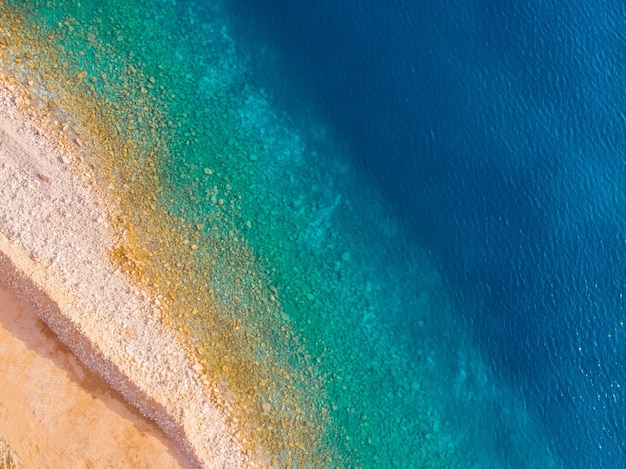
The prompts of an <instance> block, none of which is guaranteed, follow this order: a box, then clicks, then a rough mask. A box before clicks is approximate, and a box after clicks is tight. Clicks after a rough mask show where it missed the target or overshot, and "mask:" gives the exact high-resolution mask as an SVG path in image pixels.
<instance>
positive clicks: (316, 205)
mask: <svg viewBox="0 0 626 469" xmlns="http://www.w3.org/2000/svg"><path fill="white" fill-rule="evenodd" d="M235 10H236V8H234V6H233V5H231V4H230V3H229V2H227V1H221V0H220V1H210V2H174V1H168V0H163V1H158V2H143V1H140V2H124V1H109V2H96V1H71V2H61V1H56V0H48V1H35V2H29V4H28V5H22V4H19V3H17V2H9V1H3V0H0V207H1V208H0V283H1V284H2V285H5V286H6V287H7V288H8V289H10V292H11V293H10V294H11V295H15V297H16V299H19V301H21V302H23V304H25V305H28V307H29V308H31V310H32V311H33V312H34V315H36V317H37V318H38V320H40V321H41V322H42V324H45V327H46V328H49V329H50V331H52V332H51V335H52V336H53V337H54V338H55V340H58V341H59V344H62V347H65V349H64V350H66V352H67V356H71V357H74V358H75V359H76V360H77V362H80V363H81V366H84V367H86V368H85V370H86V371H85V373H87V372H89V373H93V374H94V376H97V377H98V379H101V380H103V381H102V387H103V388H105V389H106V388H109V389H110V390H111V392H112V393H115V396H117V398H119V400H120V402H122V401H124V404H123V405H127V406H128V409H131V410H128V411H129V412H130V413H131V414H132V412H136V415H134V414H133V415H134V416H133V418H132V419H131V423H132V425H130V427H136V428H148V426H149V425H152V426H153V427H154V428H153V427H150V428H151V430H150V432H153V433H151V434H154V435H156V436H154V442H152V443H150V444H154V448H157V447H158V448H160V449H159V451H163V457H162V459H158V458H160V456H158V457H157V456H155V458H157V459H154V460H152V461H151V462H146V463H145V466H146V467H172V465H175V466H180V467H205V468H222V467H223V468H257V467H258V468H265V467H268V468H269V467H271V468H292V467H293V468H308V467H311V468H322V467H341V468H349V467H350V468H352V467H376V468H382V467H423V468H426V467H433V468H436V467H448V468H449V467H484V466H482V464H481V462H482V461H486V460H488V461H498V460H499V459H498V458H503V457H504V456H502V451H501V447H502V445H503V443H502V441H503V438H504V437H503V435H506V438H508V439H507V441H514V442H515V445H519V447H520V448H525V450H524V451H529V452H533V454H536V455H537V460H538V461H542V467H551V466H553V465H554V464H555V463H554V460H553V456H552V455H551V454H548V453H547V452H546V451H545V445H544V442H545V440H544V437H543V435H542V434H541V431H542V430H541V428H540V427H539V426H538V425H537V419H536V416H535V415H532V414H531V413H528V412H526V410H525V409H524V408H523V405H521V404H520V403H519V401H518V400H517V395H516V394H515V393H512V392H509V389H507V385H506V383H501V382H499V381H497V380H496V379H494V374H493V373H492V369H491V368H490V367H489V365H488V364H487V363H486V361H485V360H484V358H483V355H482V351H481V350H480V349H479V348H478V347H476V346H475V344H474V342H473V338H472V336H471V334H470V333H469V332H468V325H467V323H466V321H465V319H464V317H463V315H461V314H459V312H458V306H459V305H458V304H457V303H456V302H455V300H454V297H453V296H452V295H450V294H449V291H448V288H449V286H448V284H447V282H446V281H445V279H444V278H442V274H441V272H440V271H439V270H438V268H437V266H436V264H435V262H434V261H433V258H432V257H431V255H430V252H429V250H428V249H425V248H423V247H422V246H421V245H420V244H419V243H418V242H417V241H416V238H415V237H414V236H413V235H412V234H411V232H410V231H409V230H407V228H406V226H404V225H403V224H402V223H401V222H399V220H398V218H397V217H396V215H395V212H394V211H393V210H391V209H390V208H389V206H388V205H387V204H386V202H385V200H384V198H383V197H382V196H381V195H380V194H379V193H378V192H377V191H376V190H375V188H374V187H373V186H372V185H371V184H370V183H369V179H368V177H367V175H365V174H362V172H361V171H360V170H359V169H358V168H357V167H356V166H355V165H354V164H353V163H352V162H351V160H350V158H349V155H350V154H351V152H353V151H354V149H353V148H352V147H351V145H350V142H348V141H346V140H345V139H344V138H343V137H342V135H341V134H340V133H338V132H335V131H334V130H333V128H332V126H331V125H330V124H329V123H328V121H327V120H326V119H325V116H324V115H323V114H322V113H320V112H319V110H318V109H317V108H316V107H315V106H314V103H313V100H312V99H311V97H310V96H308V95H307V94H306V93H304V92H302V93H299V92H296V91H294V90H296V87H290V86H291V85H292V82H291V81H290V80H291V79H292V78H290V76H289V74H288V73H286V72H285V73H283V71H284V70H283V68H282V65H281V61H280V60H279V58H278V57H277V56H276V55H275V54H274V53H273V52H272V50H271V48H270V47H269V46H268V45H267V44H266V43H264V42H263V40H262V35H261V34H260V32H259V31H258V30H256V29H255V28H254V27H252V26H251V25H250V24H249V23H247V20H246V19H245V18H241V17H238V16H237V15H236V14H235ZM7 294H9V293H7ZM16 317H17V316H16ZM14 320H16V319H14ZM78 381H80V380H78ZM0 386H4V385H0ZM6 392H7V391H5V390H4V388H1V387H0V410H1V409H2V407H1V405H2V396H3V395H7V396H8V394H6ZM10 399H11V397H10V396H9V397H7V398H6V401H7V402H10ZM68 399H70V398H68ZM71 399H74V398H71ZM71 399H70V400H71ZM75 399H77V402H78V401H79V398H78V397H76V398H75ZM119 405H120V406H122V404H121V403H120V404H119ZM108 407H111V405H109V406H108ZM114 407H115V406H114ZM132 409H135V410H134V411H133V410H132ZM502 409H515V411H514V412H511V415H510V417H508V418H506V419H503V418H500V415H501V413H502V412H503V411H502ZM16 412H17V411H16ZM507 412H508V411H507ZM120 413H121V414H122V416H123V415H126V414H124V413H123V412H121V411H120V412H117V414H120ZM139 414H141V415H139ZM507 415H508V414H507ZM144 417H145V418H146V419H147V421H146V422H148V423H142V422H143V421H142V420H140V419H141V418H144ZM103 418H104V417H103ZM129 418H130V417H129ZM129 418H127V419H126V420H128V419H129ZM4 421H5V420H4V419H3V418H2V414H0V437H1V438H3V439H4V441H6V443H7V444H8V446H9V447H10V448H12V449H14V450H15V452H16V454H17V455H18V456H20V455H25V456H28V455H29V454H30V453H29V450H28V448H27V446H24V445H22V446H20V445H19V444H17V446H16V443H14V442H16V441H19V438H21V437H18V436H16V435H18V433H16V432H13V433H12V431H13V430H12V427H11V425H9V424H6V425H5V426H2V424H3V422H4ZM6 421H7V422H8V420H6ZM494 422H496V423H494ZM110 425H111V428H112V429H114V428H117V427H115V426H114V424H113V423H111V424H110ZM130 427H129V428H130ZM157 427H158V428H157ZM481 427H485V428H494V431H493V432H488V433H485V434H482V433H480V432H477V431H474V430H472V429H476V428H481ZM29 431H34V430H32V429H31V430H29ZM111 431H113V432H115V430H111ZM128 431H129V432H132V430H128ZM142 431H143V430H142ZM159 432H160V433H159ZM146 433H148V432H147V431H146ZM107 438H109V437H104V436H99V435H98V434H93V436H92V439H94V440H102V441H103V442H104V443H103V446H104V447H107V448H114V447H115V443H114V442H112V441H110V440H109V439H107ZM113 439H114V438H113ZM151 441H152V440H151ZM515 447H517V446H515ZM150 448H152V446H151V447H150ZM50 451H54V449H50ZM120 451H121V450H120ZM133 451H134V450H133ZM152 451H153V450H152V449H150V450H149V452H152ZM154 451H156V450H154ZM122 453H123V451H121V452H115V451H113V450H110V451H109V452H108V453H106V454H104V455H102V458H103V459H102V460H101V462H100V463H97V464H96V465H95V467H119V466H118V465H116V464H114V463H111V460H112V459H113V460H119V457H120V454H122ZM0 454H1V453H0ZM128 454H132V457H135V454H137V456H136V458H137V459H136V461H139V460H140V458H141V457H142V456H139V451H137V452H131V453H128ZM128 454H126V456H128ZM155 454H156V453H155ZM159 454H160V453H159ZM519 454H522V452H520V453H519ZM20 457H21V459H22V460H25V459H26V458H25V457H24V456H20ZM81 457H83V456H81V455H74V456H73V458H74V459H72V461H77V460H79V459H80V458H81ZM84 457H85V458H87V456H84ZM520 457H522V456H520ZM107 458H109V459H107ZM168 458H169V459H168ZM67 460H68V461H69V460H70V459H67ZM0 461H1V459H0ZM544 463H545V464H544ZM107 464H108V465H107ZM137 464H139V463H137ZM142 464H143V463H142ZM132 467H140V466H137V465H135V466H132Z"/></svg>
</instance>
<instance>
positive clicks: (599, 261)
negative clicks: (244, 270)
mask: <svg viewBox="0 0 626 469" xmlns="http://www.w3.org/2000/svg"><path fill="white" fill-rule="evenodd" d="M5 1H6V0H5ZM6 5H8V7H9V8H13V9H17V10H19V11H21V12H23V15H24V17H25V18H26V19H27V20H32V21H33V24H34V23H37V24H44V25H45V24H49V25H50V26H49V29H46V27H44V30H45V31H46V32H48V33H49V32H50V31H51V30H53V29H54V28H55V27H58V28H60V29H63V28H65V29H68V28H69V27H70V26H71V29H72V30H74V31H80V30H81V28H85V29H84V31H85V34H84V35H80V34H78V35H77V34H74V35H67V36H63V41H65V42H64V49H65V50H67V51H71V50H73V51H74V52H75V53H68V54H69V55H68V56H67V58H66V59H65V60H67V61H68V62H69V65H68V67H69V68H68V70H69V69H72V67H75V69H76V70H79V69H85V70H87V71H88V72H89V74H90V75H93V76H94V77H96V78H97V80H93V83H94V87H95V91H94V93H99V94H100V95H102V96H106V99H108V100H109V101H115V100H116V99H118V100H119V99H122V98H121V97H120V96H122V95H123V94H124V93H131V94H132V93H133V91H128V90H126V91H124V92H121V91H115V90H114V91H111V88H110V87H108V86H106V79H104V80H103V79H100V78H99V77H100V75H101V73H100V72H101V71H103V70H104V69H106V72H107V73H108V76H109V80H111V78H113V79H115V77H117V75H116V74H115V73H116V72H113V71H112V70H117V69H116V68H115V67H116V66H117V65H111V64H107V63H106V60H110V59H107V57H116V60H126V61H128V62H129V63H135V64H137V65H135V68H136V69H140V68H141V67H143V69H144V70H146V76H150V75H151V74H152V75H153V76H154V77H156V78H154V79H152V78H151V79H150V80H149V81H148V82H147V83H148V90H147V91H148V92H147V94H148V95H150V94H151V93H153V94H155V96H156V94H158V93H160V94H159V96H164V95H166V94H167V95H168V96H169V94H170V92H171V94H172V96H173V95H175V96H176V98H171V104H170V105H169V107H168V108H167V109H164V108H163V114H164V115H165V118H163V120H162V121H160V122H161V124H158V125H162V126H164V127H163V128H165V127H167V128H172V127H173V128H174V129H176V127H178V130H177V131H176V132H174V133H172V134H171V135H173V136H172V137H171V138H170V140H169V142H170V143H169V144H168V145H169V148H170V150H169V152H168V153H167V155H168V156H167V158H164V159H162V160H161V163H160V164H158V165H157V166H158V167H159V171H160V172H159V175H160V180H162V181H166V182H165V183H164V186H163V187H162V188H160V189H159V190H158V191H157V190H156V189H155V191H154V193H155V194H156V195H158V198H159V201H160V202H159V203H160V204H161V207H162V208H160V209H159V210H162V211H163V212H164V213H165V212H167V213H170V214H173V215H172V216H174V217H175V218H176V219H179V218H180V219H181V220H182V219H184V220H185V221H184V223H182V225H184V226H186V225H185V224H189V225H190V226H191V224H193V225H194V226H196V225H197V226H204V224H200V222H199V221H198V220H205V219H207V220H209V222H208V223H209V225H210V224H211V223H213V229H212V230H211V229H209V230H206V231H207V232H206V234H203V235H202V236H205V235H206V237H207V238H206V239H207V240H209V238H210V237H211V236H217V234H215V233H219V235H220V236H222V238H215V239H213V238H211V239H213V241H211V242H209V241H206V245H207V246H209V245H210V246H209V247H207V248H206V249H207V251H206V253H207V254H206V256H207V259H208V258H210V257H214V258H217V259H218V262H217V265H215V264H213V265H214V266H215V267H214V270H213V271H212V274H211V279H212V280H211V282H213V283H212V284H211V285H212V286H213V287H214V290H213V288H212V290H211V291H212V292H213V291H215V292H216V294H217V295H218V296H219V301H220V302H221V303H220V304H221V305H222V307H224V308H227V309H228V308H230V309H229V311H231V310H232V311H231V312H230V313H229V314H231V315H232V316H233V318H234V319H233V320H239V319H237V314H239V313H238V311H240V309H239V306H237V305H238V302H241V301H243V300H241V298H242V297H243V296H244V295H243V294H234V293H232V292H233V291H235V290H237V288H239V287H237V285H239V283H238V282H239V274H236V275H235V274H234V273H233V272H235V270H236V267H235V264H236V263H235V262H233V261H232V260H233V259H235V260H237V259H241V256H240V254H237V256H235V257H234V258H233V257H232V256H231V254H230V253H231V252H234V251H225V250H220V247H219V246H220V243H222V242H225V241H223V240H224V239H225V238H224V237H226V236H229V235H230V239H232V238H234V239H235V241H234V244H236V245H237V246H239V245H241V243H244V242H245V246H246V251H245V252H246V253H252V254H250V259H252V261H250V264H247V265H253V266H258V269H259V271H260V272H262V276H263V279H264V280H263V282H265V283H266V284H267V285H270V287H268V288H269V290H267V292H268V293H267V294H268V296H269V297H270V300H271V303H267V304H268V305H269V304H273V303H275V302H276V300H278V299H280V303H281V306H280V311H281V312H280V314H278V315H276V314H275V313H274V312H272V313H271V314H270V308H269V307H268V308H265V306H264V307H263V308H256V307H255V306H254V304H255V303H254V302H255V299H254V298H251V299H249V302H247V303H246V305H247V306H246V307H245V308H243V307H242V309H241V311H243V310H244V309H245V314H244V313H241V314H243V316H242V317H241V318H240V320H241V324H240V326H241V327H242V328H243V329H244V330H245V329H246V328H250V329H249V330H255V331H256V329H254V328H255V327H257V321H258V322H260V323H263V324H268V326H267V327H268V328H269V329H272V328H273V327H275V328H281V327H288V328H289V330H290V331H291V332H290V334H293V336H294V337H296V338H297V340H296V339H293V340H292V339H289V340H287V339H285V340H286V342H285V343H284V344H283V342H280V343H281V345H280V347H279V346H276V347H275V348H273V349H271V350H272V351H271V352H269V353H273V354H275V355H276V357H277V358H276V360H277V361H278V362H280V363H283V361H285V363H287V362H288V364H289V366H292V367H294V369H298V367H300V368H301V369H305V368H306V367H312V368H311V369H315V370H316V371H315V372H312V373H311V374H309V373H308V372H306V373H303V377H302V378H301V379H300V378H299V381H298V380H296V381H297V382H296V381H294V383H295V384H294V386H295V388H297V389H298V392H296V391H293V390H291V387H290V388H289V389H290V390H289V391H284V390H283V391H280V389H279V390H278V391H275V392H276V393H277V394H275V395H277V396H278V395H284V393H295V394H294V395H300V394H302V395H306V394H307V392H309V393H316V394H315V396H316V397H315V399H318V397H319V402H324V404H323V406H322V407H324V406H325V407H324V408H326V409H327V410H328V415H327V416H326V417H325V420H324V423H323V424H322V425H321V427H319V428H322V429H325V430H320V431H324V432H325V435H324V436H323V437H322V438H321V441H322V443H320V444H319V447H318V446H316V447H315V448H313V447H310V448H306V449H303V451H304V452H305V453H306V455H307V456H306V458H304V459H298V458H299V456H297V455H296V456H293V457H292V456H289V455H287V456H276V457H275V459H274V462H275V464H276V466H277V467H364V468H366V467H367V468H370V467H371V468H386V467H395V468H419V467H442V468H443V467H467V468H526V467H527V468H549V467H555V468H560V467H563V468H619V467H626V403H625V400H624V397H625V396H624V391H625V390H624V389H622V386H626V370H625V369H624V365H623V363H624V359H625V358H626V326H625V321H626V311H625V305H626V299H624V298H623V296H624V293H626V6H624V4H623V3H622V2H618V1H614V0H605V1H603V2H590V1H588V0H570V1H567V2H566V1H564V0H554V1H551V2H545V1H539V0H526V1H518V0H502V1H499V2H493V1H486V0H412V1H408V0H388V1H381V0H361V1H358V2H357V1H353V0H344V1H328V0H319V1H316V2H306V1H293V0H265V1H262V2H260V1H255V0H215V1H213V0H154V1H150V2H148V1H137V2H122V1H120V0H116V1H113V0H111V1H107V0H102V1H96V0H81V1H80V2H78V1H68V2H54V1H52V0H51V1H47V2H46V1H42V2H26V1H24V2H22V1H9V2H6ZM72 18H73V19H72ZM68 19H70V20H68ZM66 21H67V22H68V25H70V26H68V25H65V26H63V24H64V23H63V22H66ZM46 22H47V23H46ZM24 27H26V26H24ZM88 35H91V36H89V37H88ZM55 37H56V36H55ZM99 41H100V42H99ZM95 43H99V44H110V45H107V46H103V47H104V49H103V50H105V52H103V55H102V57H101V56H100V55H98V54H96V55H94V54H93V53H91V52H90V50H91V49H90V46H89V44H91V45H92V46H93V44H95ZM94 47H95V46H94ZM113 48H117V49H115V50H116V51H117V52H111V51H112V50H113ZM81 50H82V51H83V53H80V51H81ZM76 51H78V53H76ZM107 54H109V55H107ZM118 65H119V64H118ZM68 73H69V72H68ZM120 73H121V72H120ZM120 76H121V75H120ZM42 77H43V78H42V79H43V80H44V81H45V73H44V74H43V75H42ZM168 80H169V81H168ZM103 81H104V83H103ZM622 82H624V83H622ZM150 83H152V84H154V88H153V87H152V86H150ZM145 91H146V90H145V89H144V90H142V93H143V92H145ZM135 92H136V90H135ZM124 96H126V95H124ZM157 98H158V99H161V98H160V97H157ZM157 98H155V99H157ZM168 102H170V101H168ZM168 119H171V120H170V122H169V125H168V123H167V121H168ZM172 122H178V126H176V125H172ZM189 122H192V123H193V125H192V124H190V123H189ZM181 123H182V124H181ZM140 124H141V121H140ZM140 124H137V126H138V127H141V125H140ZM158 125H157V130H156V133H157V134H158ZM188 125H189V129H188V130H187V129H186V128H187V126H188ZM194 125H195V127H194ZM153 130H154V129H153ZM168 138H169V137H168ZM172 142H173V143H172ZM190 142H191V143H190ZM120 158H121V157H120ZM154 158H155V159H158V156H155V157H154ZM214 173H215V174H214ZM209 176H211V177H213V176H219V181H217V182H215V181H214V180H210V178H209ZM205 177H206V178H207V179H209V180H208V181H205V179H203V178H205ZM233 193H235V196H233V195H232V194H233ZM198 194H200V195H198ZM202 195H205V196H206V197H205V198H203V197H202ZM222 197H223V198H222ZM155 200H156V199H155ZM229 204H230V210H232V213H231V212H228V210H229V209H228V206H229ZM222 205H223V206H224V207H226V208H224V209H222V208H220V207H221V206H222ZM224 214H226V215H224ZM220 217H222V218H223V217H226V218H225V219H227V220H228V222H224V223H223V224H221V223H222V222H220V221H216V220H221V219H222V218H220ZM190 220H193V223H189V221H190ZM233 220H234V221H233ZM196 222H197V223H196ZM202 223H204V222H202ZM184 226H183V228H184ZM224 226H228V227H230V228H229V230H230V231H228V230H223V229H222V228H223V227H224ZM183 228H181V229H183ZM198 230H200V231H202V230H201V229H200V228H198ZM227 231H228V233H227ZM224 233H226V234H224ZM198 239H200V241H198V243H200V250H202V242H203V239H204V238H198ZM229 242H231V241H229ZM229 246H230V245H229ZM237 252H238V253H239V252H240V251H237ZM246 255H248V254H246ZM229 256H231V257H229ZM246 259H248V257H246ZM246 262H248V261H246ZM181 275H182V274H181ZM259 275H260V274H259ZM246 278H247V277H246ZM237 291H239V290H237ZM220 292H222V293H220ZM229 292H230V293H229ZM220 295H221V296H220ZM257 300H258V298H257ZM246 301H248V300H246ZM263 304H264V305H265V303H263ZM251 305H252V306H251ZM272 308H274V306H272ZM272 311H274V310H272ZM229 317H230V316H229ZM207 321H208V319H207ZM264 321H265V322H264ZM285 324H287V326H285ZM273 325H274V326H273ZM259 327H260V326H259ZM264 327H265V326H264ZM264 330H265V329H263V328H260V329H259V331H260V332H259V333H258V334H257V333H256V332H255V333H253V334H251V335H249V336H247V337H248V340H249V341H251V343H252V345H250V344H248V345H250V346H252V347H256V346H257V345H258V346H262V347H266V343H265V341H267V340H269V342H271V341H272V340H274V339H272V337H273V336H272V334H270V333H264V332H263V331H264ZM259 334H260V335H259ZM263 334H265V335H263ZM216 337H217V338H216ZM290 337H291V336H290ZM212 340H213V342H211V345H210V346H213V347H218V348H219V345H215V342H216V341H217V342H219V340H220V336H219V335H218V336H215V337H213V339H212ZM275 340H279V339H275ZM280 340H282V339H280ZM294 340H295V342H294ZM255 341H258V344H257V343H256V342H255ZM192 342H193V341H192ZM229 343H230V342H229ZM292 343H293V344H296V345H295V346H294V347H295V348H296V350H295V351H294V350H290V349H289V347H290V346H289V344H292ZM233 347H235V348H231V349H229V348H228V346H225V347H224V348H223V349H222V352H221V353H224V354H226V355H228V353H232V355H233V357H234V358H233V360H232V361H231V362H229V365H228V366H229V367H231V368H232V367H236V366H237V365H236V363H237V357H238V355H237V354H238V353H240V352H237V351H236V346H233ZM228 350H231V352H229V351H228ZM255 350H256V349H255ZM241 353H243V352H241ZM285 357H287V358H285ZM285 366H287V365H285ZM269 378H270V379H272V377H271V373H270V375H269ZM312 382H315V386H312V385H311V383H312ZM277 386H278V387H280V386H281V385H280V384H278V385H277ZM273 392H274V391H273ZM281 392H282V394H281ZM298 393H300V394H298ZM309 397H311V396H309ZM296 400H297V399H296ZM305 401H306V398H303V402H305ZM316 402H318V401H316ZM279 406H280V402H277V401H276V400H275V401H272V404H271V406H269V404H264V405H263V406H262V409H263V412H264V413H268V412H269V409H270V408H271V409H273V408H274V407H279ZM303 406H304V404H303ZM296 407H297V406H296ZM285 412H287V410H285ZM315 428H318V427H315ZM321 447H327V448H331V449H330V450H328V451H326V450H324V451H326V452H324V451H322V450H320V451H321V452H320V454H322V453H323V454H324V455H325V456H324V457H323V458H322V457H321V456H320V458H319V459H316V458H317V456H316V454H317V453H316V451H318V449H319V448H321ZM277 448H279V449H278V450H277V451H279V450H280V444H278V446H277ZM279 452H280V451H279ZM329 455H330V456H329ZM281 458H282V459H281Z"/></svg>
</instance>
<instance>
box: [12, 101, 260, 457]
mask: <svg viewBox="0 0 626 469" xmlns="http://www.w3.org/2000/svg"><path fill="white" fill-rule="evenodd" d="M2 91H3V92H2V93H1V96H0V106H1V107H2V108H3V110H4V111H5V112H4V113H3V116H2V117H1V118H0V200H3V206H4V208H3V210H2V212H1V213H0V260H1V266H2V267H1V270H2V276H3V277H4V278H2V279H0V280H3V281H4V282H5V283H7V284H9V285H10V286H11V287H12V288H13V289H14V290H15V291H16V292H17V293H18V295H19V296H20V297H21V298H22V299H24V300H26V301H28V302H29V303H31V304H34V305H36V306H37V308H38V309H37V310H38V313H39V314H40V316H41V318H42V319H43V320H44V322H45V323H46V324H48V326H49V327H50V328H51V329H52V330H53V331H54V332H55V333H56V334H57V336H58V337H59V338H60V340H61V341H62V342H63V343H64V344H66V345H67V346H68V347H69V348H70V349H71V350H72V352H73V353H74V354H75V355H76V356H77V357H78V358H79V359H80V361H81V362H82V363H84V364H85V365H86V366H87V367H88V368H90V369H91V370H93V371H94V372H96V374H98V375H99V376H102V377H103V378H104V379H105V380H106V381H107V382H108V383H109V385H111V386H112V387H113V388H114V389H116V390H117V391H119V392H120V393H121V394H122V395H123V396H124V398H125V399H126V400H127V401H128V402H130V403H131V404H132V405H133V406H135V407H136V408H137V409H139V410H140V411H141V412H142V413H143V414H144V415H146V416H148V417H149V418H151V419H153V420H154V421H155V422H157V424H158V425H159V426H160V427H161V428H162V429H163V430H164V431H165V432H166V433H167V434H168V435H169V436H170V437H171V438H173V440H174V441H176V443H177V444H178V445H179V446H180V447H181V448H182V449H183V450H184V451H185V452H186V454H187V455H188V457H189V459H190V461H191V464H193V465H194V466H199V467H200V466H205V467H206V466H211V467H252V462H251V461H249V460H248V458H247V457H246V456H245V455H244V454H243V452H242V450H241V449H240V447H239V446H238V445H237V442H236V441H235V439H234V437H233V436H232V434H233V429H232V428H231V427H229V425H228V424H227V418H228V416H226V415H224V412H223V411H222V410H221V409H219V408H218V407H217V406H216V405H215V404H214V403H213V402H211V400H210V398H209V397H208V394H207V393H206V392H205V390H204V388H203V385H202V383H201V382H200V379H199V377H198V373H197V372H195V371H194V364H193V363H192V360H191V359H190V358H188V356H187V354H186V353H185V351H184V350H183V348H182V347H181V345H180V344H179V343H178V341H177V340H176V337H175V336H174V334H173V333H172V332H171V331H170V330H168V329H166V328H165V327H164V326H163V325H162V324H161V322H160V309H159V304H158V303H159V302H158V300H156V299H154V298H149V296H148V295H147V294H145V293H144V292H142V291H140V289H139V288H138V286H136V285H134V284H133V283H131V281H130V280H129V279H128V278H127V277H125V275H124V274H123V273H121V272H120V271H119V270H118V269H117V268H116V267H114V266H113V265H112V264H111V262H110V260H109V259H108V257H107V250H108V249H109V248H110V247H111V246H112V245H113V243H112V239H111V237H110V235H109V231H108V226H107V222H106V221H105V220H106V218H107V217H106V210H105V209H104V207H103V206H102V201H98V200H97V199H96V197H97V195H96V194H95V193H94V192H93V191H92V190H90V189H89V188H88V187H87V186H88V183H87V184H85V180H88V179H89V175H87V176H85V175H84V174H83V175H82V176H83V178H85V179H81V177H80V175H78V174H75V173H73V171H72V167H71V165H69V164H68V162H69V158H68V156H67V155H63V154H61V153H60V152H59V151H57V150H56V149H54V148H53V145H52V144H51V142H48V141H46V136H45V134H44V135H43V136H42V133H41V131H40V130H39V129H37V128H36V127H34V125H33V124H32V122H29V120H28V118H27V117H25V116H23V115H21V114H20V113H19V112H18V111H17V110H16V108H15V106H14V105H13V104H14V103H15V100H14V99H12V97H11V95H10V93H8V92H7V91H8V90H2ZM155 300H156V301H155Z"/></svg>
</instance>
